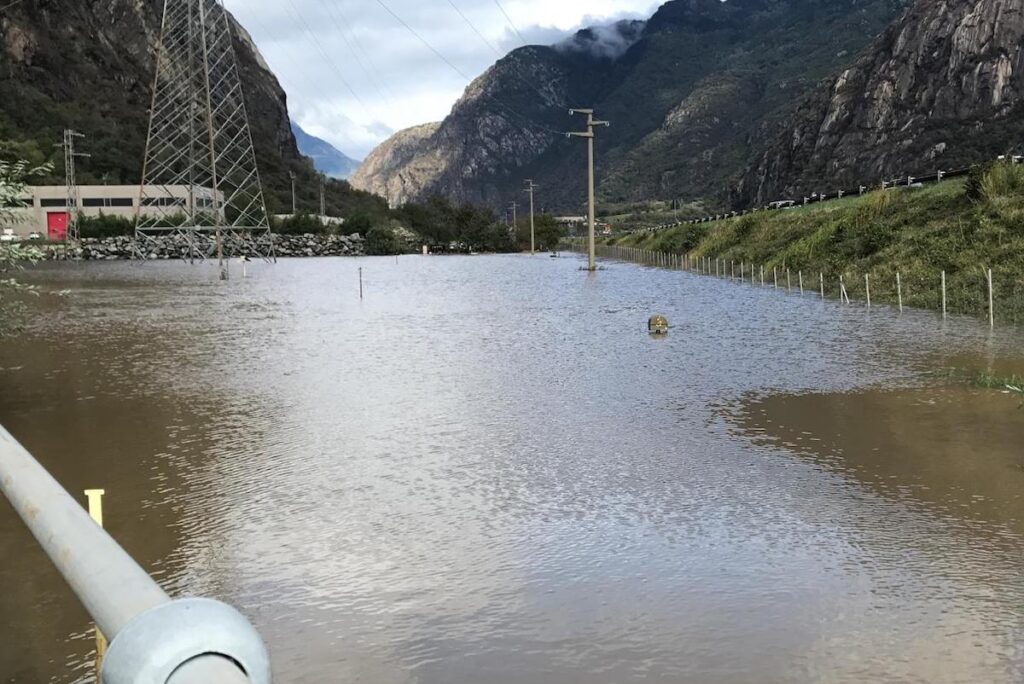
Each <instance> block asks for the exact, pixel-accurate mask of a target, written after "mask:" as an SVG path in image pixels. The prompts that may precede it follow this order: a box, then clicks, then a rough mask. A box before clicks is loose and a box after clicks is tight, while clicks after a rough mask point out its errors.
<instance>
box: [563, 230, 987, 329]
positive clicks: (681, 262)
mask: <svg viewBox="0 0 1024 684" xmlns="http://www.w3.org/2000/svg"><path fill="white" fill-rule="evenodd" d="M570 245H571V248H572V249H574V250H576V251H582V249H583V245H582V244H581V243H580V241H579V239H573V240H570ZM597 254H598V256H600V257H604V258H610V259H617V260H620V261H631V262H635V263H640V264H643V265H647V266H653V267H656V268H666V269H671V270H682V271H688V272H690V273H694V274H697V275H705V276H711V277H716V278H721V279H723V280H729V281H733V282H738V283H740V284H745V283H746V282H747V279H746V278H747V276H746V274H747V264H746V261H740V264H739V277H737V275H736V262H735V260H732V261H729V262H728V268H727V267H726V264H727V262H726V261H725V260H724V259H721V258H712V257H709V256H705V255H694V254H680V253H675V252H662V251H656V250H648V249H641V248H638V247H627V246H621V245H598V246H597ZM982 274H983V276H984V279H985V282H986V287H987V307H985V308H987V309H988V322H989V325H990V327H993V328H994V327H995V323H996V315H995V288H996V282H995V276H994V274H993V271H992V269H991V268H989V267H984V268H982ZM846 275H847V274H846V273H841V274H839V277H838V292H837V294H838V299H839V301H840V302H841V303H842V304H844V305H852V304H853V300H852V299H851V297H850V290H849V287H848V281H847V279H846ZM772 276H773V289H776V290H777V289H779V273H778V267H777V266H775V267H772ZM895 276H896V277H895V282H896V290H895V292H893V293H890V296H892V295H894V296H895V304H896V307H897V308H898V310H899V312H900V313H903V310H904V308H905V306H906V300H905V290H906V282H905V280H904V278H903V274H902V273H901V272H900V271H899V270H898V269H897V270H896V272H895ZM937 276H938V278H937V283H936V281H930V282H932V283H935V285H932V287H935V286H936V285H937V286H938V290H939V292H938V294H939V295H940V297H941V308H940V310H941V313H942V317H943V318H946V317H947V316H948V313H949V297H948V278H947V273H946V271H945V270H941V271H937ZM863 277H864V292H863V294H864V304H865V308H868V309H870V308H872V306H873V304H874V302H875V299H876V298H875V297H874V296H873V291H872V282H871V275H870V273H865V274H864V276H863ZM797 278H798V287H799V289H800V295H801V296H805V295H806V288H805V284H804V273H803V270H799V271H798V272H797ZM758 280H760V286H761V287H765V266H764V265H760V266H756V265H755V264H750V285H752V286H755V287H757V286H758ZM855 280H856V279H855ZM832 282H836V281H832ZM882 282H885V281H884V280H883V281H882ZM890 282H891V281H890ZM818 289H819V295H820V298H821V299H822V300H824V299H826V294H827V293H826V287H825V273H824V272H819V273H818ZM786 291H787V293H791V292H792V269H790V268H786ZM932 291H933V292H934V290H932ZM833 292H836V291H835V290H833ZM979 294H981V293H979ZM889 301H892V300H889ZM930 301H931V302H933V303H934V301H935V300H934V299H931V300H930ZM924 308H931V306H928V307H924Z"/></svg>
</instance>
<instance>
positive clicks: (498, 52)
mask: <svg viewBox="0 0 1024 684" xmlns="http://www.w3.org/2000/svg"><path fill="white" fill-rule="evenodd" d="M448 4H449V5H451V6H452V9H453V10H455V11H456V13H458V15H459V16H460V17H462V20H463V21H464V22H466V24H468V25H469V28H471V29H473V33H475V34H476V35H477V36H479V37H480V40H482V41H483V42H484V44H485V45H486V46H487V47H489V48H491V50H492V51H494V54H496V55H498V56H499V57H501V56H502V54H501V50H499V49H498V48H497V46H495V45H494V44H493V43H492V42H491V41H489V40H487V37H486V36H484V34H483V33H481V32H480V29H478V28H477V27H476V24H474V23H473V22H472V21H470V19H469V17H467V16H466V15H465V14H463V12H462V10H460V9H459V6H458V5H456V4H455V2H454V0H448Z"/></svg>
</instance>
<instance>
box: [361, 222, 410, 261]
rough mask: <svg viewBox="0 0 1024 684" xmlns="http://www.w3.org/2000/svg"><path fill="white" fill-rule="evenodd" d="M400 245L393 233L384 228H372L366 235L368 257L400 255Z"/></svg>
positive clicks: (389, 229)
mask: <svg viewBox="0 0 1024 684" xmlns="http://www.w3.org/2000/svg"><path fill="white" fill-rule="evenodd" d="M403 251H404V250H403V249H402V243H401V241H400V240H399V239H398V237H397V236H396V235H395V231H393V230H392V229H391V228H387V227H385V226H374V227H373V228H370V230H369V231H367V233H366V253H367V254H369V255H370V256H387V255H390V254H401V253H402V252H403Z"/></svg>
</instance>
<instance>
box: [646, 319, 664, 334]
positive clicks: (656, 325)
mask: <svg viewBox="0 0 1024 684" xmlns="http://www.w3.org/2000/svg"><path fill="white" fill-rule="evenodd" d="M647 330H648V332H650V333H651V334H652V335H667V334H668V319H667V318H665V317H664V316H662V315H656V316H651V318H650V320H648V321H647Z"/></svg>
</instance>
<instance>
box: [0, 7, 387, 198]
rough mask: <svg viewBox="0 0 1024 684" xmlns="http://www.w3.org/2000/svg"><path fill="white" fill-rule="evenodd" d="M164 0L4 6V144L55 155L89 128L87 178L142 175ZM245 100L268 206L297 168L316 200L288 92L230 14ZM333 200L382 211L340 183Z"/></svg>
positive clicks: (3, 148)
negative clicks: (67, 139) (70, 133)
mask: <svg viewBox="0 0 1024 684" xmlns="http://www.w3.org/2000/svg"><path fill="white" fill-rule="evenodd" d="M162 9H163V3H162V2H161V1H160V0H106V1H105V2H102V3H83V2H78V1H75V0H39V1H38V2H22V3H19V4H15V5H13V6H8V7H5V9H4V11H3V15H2V16H0V154H3V155H5V156H18V157H23V158H28V159H30V160H33V161H43V160H47V159H50V160H53V161H55V167H56V171H55V174H54V177H53V178H52V179H51V181H52V182H63V172H62V160H61V159H60V158H59V155H58V154H57V153H56V152H55V150H54V148H53V143H56V142H59V141H60V138H61V132H62V130H63V129H64V128H74V129H76V130H78V131H80V132H82V133H84V134H85V136H86V137H85V138H84V139H83V140H82V141H81V142H80V145H79V149H80V151H82V152H86V153H89V154H91V155H92V157H91V158H89V159H87V160H82V162H80V163H79V168H78V170H79V182H81V183H90V182H101V183H126V184H134V183H138V182H139V180H140V176H141V173H142V160H143V152H144V149H145V141H146V132H147V129H148V121H149V115H148V111H149V106H150V98H151V88H152V83H153V75H154V71H155V64H154V47H155V45H156V43H157V41H158V40H159V32H160V25H161V18H162V16H161V15H162ZM231 21H232V24H233V28H234V39H235V40H234V42H235V49H236V53H237V55H238V64H239V69H240V72H241V76H242V84H243V88H244V90H245V101H246V109H247V112H248V114H249V120H250V125H251V127H252V133H253V140H254V142H255V145H256V157H257V162H258V164H259V170H260V175H261V178H262V180H263V184H264V188H265V190H266V197H267V204H268V209H269V210H270V211H271V212H272V213H274V212H277V211H280V210H283V209H284V208H286V207H289V206H290V204H291V181H290V178H289V172H293V173H295V174H296V176H297V177H298V183H297V186H298V189H299V202H300V203H301V204H302V205H304V206H309V207H310V208H313V207H314V206H316V204H317V203H318V200H317V199H316V196H317V193H318V181H317V177H316V172H315V170H314V169H313V165H312V163H311V162H310V161H309V160H308V159H306V158H304V157H303V156H302V155H301V154H300V153H299V150H298V147H297V145H296V142H295V136H294V135H293V133H292V130H291V126H290V124H289V117H288V107H287V101H286V97H285V94H284V92H283V90H282V89H281V86H280V84H279V83H278V81H277V78H276V77H275V76H274V74H273V73H272V72H271V70H270V68H269V67H268V66H267V64H266V62H265V61H264V60H263V58H262V57H261V56H260V54H259V52H258V51H257V49H256V47H255V45H254V44H253V41H252V39H251V38H250V37H249V35H248V34H247V33H246V32H245V30H244V29H243V28H242V27H241V26H240V25H238V24H237V22H235V21H234V19H233V18H232V20H231ZM328 204H329V206H330V208H331V209H332V210H333V211H334V212H336V213H341V214H342V215H347V213H349V212H351V211H355V210H364V211H377V212H380V211H383V207H384V205H383V202H381V201H380V200H378V199H375V198H373V197H371V196H369V195H368V194H364V193H358V192H354V191H353V190H352V189H351V188H350V187H349V186H348V185H347V184H346V183H342V182H337V183H332V184H331V188H330V191H329V193H328Z"/></svg>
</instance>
